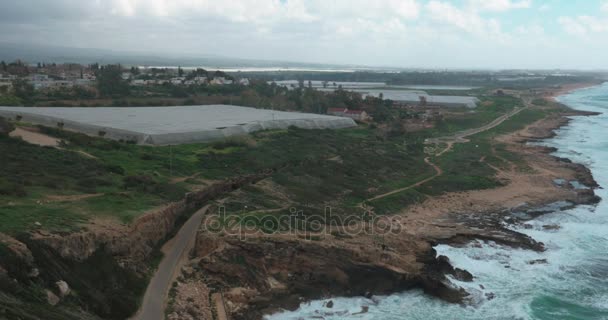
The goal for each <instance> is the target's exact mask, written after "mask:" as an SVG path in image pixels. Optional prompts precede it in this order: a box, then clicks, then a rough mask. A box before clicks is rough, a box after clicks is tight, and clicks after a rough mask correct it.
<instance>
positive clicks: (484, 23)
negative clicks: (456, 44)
mask: <svg viewBox="0 0 608 320" xmlns="http://www.w3.org/2000/svg"><path fill="white" fill-rule="evenodd" d="M426 9H427V11H428V15H427V16H428V17H430V18H431V19H433V20H435V21H437V22H439V23H443V24H447V25H450V26H453V27H456V28H458V29H461V30H464V31H466V32H468V33H472V34H477V35H489V34H493V35H497V34H500V33H501V31H500V23H499V22H498V21H497V20H495V19H484V18H482V17H481V16H480V15H479V13H478V12H476V11H474V10H472V9H468V10H467V9H460V8H458V7H456V6H454V5H453V4H451V3H448V2H443V1H436V0H432V1H430V2H429V3H428V4H427V6H426Z"/></svg>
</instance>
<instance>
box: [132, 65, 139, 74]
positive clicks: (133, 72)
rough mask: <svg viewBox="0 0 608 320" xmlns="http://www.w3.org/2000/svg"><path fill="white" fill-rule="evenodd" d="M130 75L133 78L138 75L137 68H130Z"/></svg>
mask: <svg viewBox="0 0 608 320" xmlns="http://www.w3.org/2000/svg"><path fill="white" fill-rule="evenodd" d="M131 74H132V75H134V76H137V75H139V68H138V67H135V66H133V67H131Z"/></svg>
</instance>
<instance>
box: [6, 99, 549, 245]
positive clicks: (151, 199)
mask: <svg viewBox="0 0 608 320" xmlns="http://www.w3.org/2000/svg"><path fill="white" fill-rule="evenodd" d="M484 100H488V101H489V102H487V103H483V104H482V106H480V107H479V109H478V110H477V111H475V112H466V113H464V114H461V115H456V116H450V117H447V118H446V119H445V120H444V121H443V122H442V123H441V124H440V125H439V126H437V127H436V128H434V129H431V130H426V131H423V132H418V133H414V134H406V135H401V136H396V137H391V138H388V139H380V138H378V137H377V136H376V132H375V130H374V129H370V128H367V127H358V128H353V129H346V130H336V131H332V130H312V131H309V130H298V129H290V130H282V131H268V132H259V133H256V134H254V135H252V136H251V137H247V138H237V139H232V140H228V141H220V142H216V143H212V144H190V145H180V146H173V147H168V146H167V147H145V146H136V145H131V144H124V143H119V142H114V141H107V140H103V139H98V138H91V137H87V136H85V135H81V134H76V133H70V132H65V131H60V130H57V129H50V128H43V130H44V131H46V132H47V133H49V134H51V135H54V136H57V137H60V138H63V139H65V140H67V141H68V144H67V145H66V146H65V149H67V150H58V149H54V148H42V147H37V146H33V145H29V144H27V143H24V142H21V141H17V140H14V139H9V138H0V154H1V155H2V156H0V173H1V175H0V177H1V178H0V232H6V233H9V234H15V233H18V232H20V231H23V230H28V229H32V228H37V226H36V222H39V223H40V224H41V225H42V227H43V228H45V229H50V230H58V231H69V230H74V229H76V228H78V226H79V225H80V224H81V223H82V222H86V221H87V220H88V219H90V218H91V217H95V216H109V217H115V218H118V219H120V221H123V222H129V221H132V219H133V218H134V217H136V216H138V215H140V214H141V213H142V212H145V211H146V210H148V209H151V208H153V207H155V206H158V205H161V204H163V203H166V202H168V201H171V200H175V199H179V198H181V197H182V196H183V194H184V193H185V192H186V191H187V190H188V189H189V188H191V187H193V185H197V184H200V181H199V179H203V178H204V179H223V178H228V177H231V176H235V175H238V174H244V173H252V172H257V171H260V170H265V169H278V171H277V172H276V173H275V174H274V175H273V176H272V178H271V180H272V182H273V183H274V185H275V186H276V187H277V188H278V189H280V190H281V192H282V193H283V197H278V196H276V195H271V194H269V193H268V192H267V191H266V190H262V189H260V188H258V187H255V186H252V187H250V188H246V189H244V190H243V191H241V192H239V193H238V195H236V196H234V197H231V199H229V200H228V201H227V203H226V206H227V210H228V211H229V212H230V213H235V212H236V213H242V212H249V213H251V212H252V211H258V210H265V209H277V208H281V207H285V206H287V205H296V206H298V207H303V208H306V210H305V211H306V212H305V213H320V212H322V210H323V208H324V206H325V205H327V204H329V205H332V206H333V207H335V210H337V211H338V212H344V213H351V212H359V209H358V208H357V207H356V205H357V204H358V203H360V202H361V201H363V200H365V199H367V198H369V197H371V196H374V195H377V194H381V193H384V192H388V191H391V190H394V189H398V188H401V187H405V186H408V185H411V184H413V183H415V182H417V181H420V180H422V179H424V178H427V177H430V176H432V175H433V174H434V173H435V172H434V170H433V169H432V168H431V167H429V166H428V165H426V164H425V163H424V161H423V160H424V157H425V155H424V153H423V151H422V149H423V144H422V141H424V139H425V138H428V137H431V136H441V135H447V134H450V133H453V132H456V131H459V130H463V129H467V128H473V127H478V126H481V125H483V124H485V123H488V122H490V121H492V120H493V119H495V118H496V117H498V116H499V115H501V114H503V113H505V112H507V111H509V110H511V109H512V108H513V107H514V106H516V105H519V104H520V101H519V100H518V99H515V98H511V97H490V98H486V99H484ZM535 112H536V113H535ZM540 116H542V114H539V113H538V111H525V112H522V113H521V114H520V115H518V116H516V117H515V118H513V119H512V120H509V121H506V122H505V123H503V124H502V125H501V126H499V127H498V128H496V129H494V130H492V131H491V132H493V133H491V132H489V133H484V134H480V135H478V137H477V136H476V137H474V141H473V142H472V143H469V144H461V145H456V146H455V149H454V151H453V152H449V153H447V154H445V155H444V156H442V157H441V158H439V159H436V160H435V162H436V163H437V164H439V165H440V166H441V167H442V168H443V170H444V171H445V174H444V176H442V177H440V178H438V179H436V180H433V181H431V182H429V183H428V184H425V185H423V186H421V187H419V188H416V189H414V190H408V191H406V192H403V193H400V194H396V195H394V196H391V197H388V198H385V199H382V200H379V201H377V203H373V205H374V206H375V207H376V209H377V212H379V213H390V212H395V211H397V210H399V209H401V208H403V207H404V206H407V205H408V204H411V203H414V202H417V201H420V200H422V199H424V198H425V197H426V196H428V195H436V194H440V193H443V192H446V191H454V190H466V189H480V188H489V187H494V186H496V185H498V182H497V181H495V180H494V179H493V178H492V176H493V174H494V172H493V170H492V169H491V168H489V167H488V166H481V165H479V162H478V160H479V158H481V157H482V156H483V155H487V154H488V152H489V150H490V148H491V145H490V142H489V138H490V137H491V134H497V133H500V132H506V131H512V130H515V129H517V128H518V127H519V126H522V125H523V123H528V122H531V121H532V120H534V119H537V118H538V117H540ZM500 130H502V131H500ZM499 149H500V148H499ZM73 151H84V152H86V153H88V154H90V155H92V156H94V157H95V158H90V157H87V156H84V155H82V154H80V153H78V152H73ZM501 151H503V150H501ZM504 153H505V154H504V155H505V156H508V154H507V152H506V151H504ZM194 174H199V175H197V176H196V178H191V179H187V180H185V181H184V182H180V183H175V184H173V183H170V180H171V177H175V176H178V177H187V176H191V175H194ZM93 193H102V194H103V195H101V196H97V197H90V198H86V199H80V200H72V201H48V199H47V196H48V195H75V194H76V195H78V194H93ZM286 198H287V199H286ZM280 213H284V211H283V212H281V211H279V214H280Z"/></svg>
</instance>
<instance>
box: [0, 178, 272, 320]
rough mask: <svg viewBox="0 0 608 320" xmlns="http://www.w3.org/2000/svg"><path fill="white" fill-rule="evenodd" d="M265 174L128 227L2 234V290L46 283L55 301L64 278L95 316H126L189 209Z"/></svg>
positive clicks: (224, 185)
mask: <svg viewBox="0 0 608 320" xmlns="http://www.w3.org/2000/svg"><path fill="white" fill-rule="evenodd" d="M266 176H267V173H262V174H253V175H245V176H240V177H237V178H233V179H230V180H227V181H222V182H218V183H215V184H212V185H210V186H209V187H207V188H205V189H203V190H201V191H198V192H193V193H190V194H188V195H187V196H186V197H185V198H184V199H183V200H181V201H178V202H174V203H171V204H168V205H166V206H165V207H163V208H161V209H158V210H155V211H153V212H150V213H148V214H146V215H144V216H142V217H140V218H138V219H137V220H136V221H135V222H134V223H132V224H131V225H129V226H116V225H113V226H112V227H111V228H110V227H108V226H104V227H100V226H91V227H90V228H87V230H85V231H82V232H77V233H68V234H58V233H48V232H45V231H38V232H36V233H32V234H22V235H19V236H17V237H15V238H13V237H10V236H8V235H4V234H0V249H1V250H0V256H1V257H2V259H0V285H1V286H0V290H1V291H4V292H7V293H12V294H17V295H18V294H20V291H22V290H20V289H19V288H22V289H23V288H26V287H29V286H35V287H41V288H46V289H43V290H46V292H47V295H48V296H49V297H50V298H49V303H51V304H56V303H57V302H58V301H59V300H58V299H59V298H63V297H64V295H62V294H61V292H60V290H58V289H57V285H56V283H57V282H59V281H62V282H64V283H66V285H68V286H69V288H70V289H71V290H74V291H76V292H78V298H75V297H73V296H70V297H67V296H66V297H65V298H66V299H69V300H71V302H74V303H75V304H77V305H80V306H81V307H82V308H83V309H85V310H90V311H91V312H92V314H95V315H96V316H100V317H103V318H107V319H124V318H126V317H128V316H130V315H131V314H133V313H134V312H135V311H136V309H137V306H138V300H139V297H140V296H141V294H142V293H143V291H144V290H145V287H146V284H147V277H148V275H149V273H150V270H151V267H153V265H152V262H151V261H152V260H154V259H155V257H156V256H157V255H158V248H159V246H161V245H162V244H163V243H164V242H165V241H166V240H167V239H168V238H170V237H171V236H172V234H174V233H175V232H176V231H177V230H178V229H179V227H180V226H181V224H182V223H183V222H184V221H186V220H187V219H188V217H189V216H190V214H192V213H193V212H194V211H195V210H197V209H199V208H200V207H202V206H203V204H204V203H206V202H208V201H209V200H212V199H215V198H216V197H218V196H221V195H224V194H226V193H229V192H232V191H234V190H236V189H238V188H240V187H241V186H243V185H246V184H250V183H254V182H256V181H259V180H260V179H263V178H264V177H266ZM1 300H2V299H1V298H0V302H2V301H1ZM72 300H73V301H72ZM8 310H9V315H12V316H14V317H22V316H27V314H28V311H27V310H20V309H19V308H18V307H15V308H14V310H13V309H12V308H11V309H8ZM85 314H86V313H85ZM81 316H82V315H78V316H77V317H76V319H78V318H79V317H81ZM89 316H91V317H94V316H92V315H89ZM57 317H58V319H64V318H66V317H68V316H67V315H65V314H60V315H58V316H57ZM68 318H69V317H68Z"/></svg>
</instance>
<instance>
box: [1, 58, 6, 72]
mask: <svg viewBox="0 0 608 320" xmlns="http://www.w3.org/2000/svg"><path fill="white" fill-rule="evenodd" d="M0 68H1V69H2V71H4V72H6V62H4V60H2V61H0Z"/></svg>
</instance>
